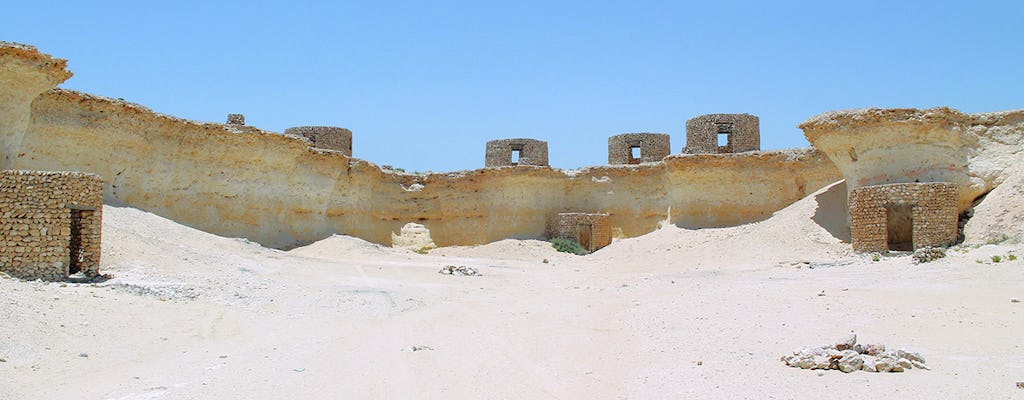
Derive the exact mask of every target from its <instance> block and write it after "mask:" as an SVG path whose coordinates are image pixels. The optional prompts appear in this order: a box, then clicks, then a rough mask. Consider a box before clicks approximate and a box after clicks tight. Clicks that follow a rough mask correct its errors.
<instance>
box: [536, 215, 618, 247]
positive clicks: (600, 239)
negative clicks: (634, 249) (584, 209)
mask: <svg viewBox="0 0 1024 400" xmlns="http://www.w3.org/2000/svg"><path fill="white" fill-rule="evenodd" d="M547 237H548V238H550V239H553V238H565V239H573V240H575V241H576V242H577V243H579V244H580V245H581V246H583V248H584V249H586V250H587V251H597V250H599V249H601V248H603V247H605V246H607V245H609V244H611V243H612V226H611V223H609V221H608V214H588V213H558V214H556V215H554V216H553V217H552V218H551V219H550V220H549V221H548V227H547Z"/></svg>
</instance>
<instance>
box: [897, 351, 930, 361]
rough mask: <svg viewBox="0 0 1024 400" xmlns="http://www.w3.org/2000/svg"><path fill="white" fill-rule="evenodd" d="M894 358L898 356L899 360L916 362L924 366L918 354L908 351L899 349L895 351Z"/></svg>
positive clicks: (922, 358)
mask: <svg viewBox="0 0 1024 400" xmlns="http://www.w3.org/2000/svg"><path fill="white" fill-rule="evenodd" d="M896 356H898V357H900V358H906V359H907V360H910V361H917V362H920V363H922V364H924V357H921V355H920V354H918V353H911V352H909V351H904V350H903V349H900V350H896Z"/></svg>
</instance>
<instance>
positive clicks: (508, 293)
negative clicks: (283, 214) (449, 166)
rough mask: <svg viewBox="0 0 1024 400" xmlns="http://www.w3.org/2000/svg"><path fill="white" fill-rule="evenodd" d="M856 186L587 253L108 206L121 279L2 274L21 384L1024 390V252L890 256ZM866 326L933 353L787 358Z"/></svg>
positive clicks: (49, 388)
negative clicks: (290, 237) (274, 230)
mask: <svg viewBox="0 0 1024 400" xmlns="http://www.w3.org/2000/svg"><path fill="white" fill-rule="evenodd" d="M843 190H845V189H844V188H843V187H842V186H836V187H832V188H830V189H827V190H823V191H822V192H819V193H816V194H814V195H811V196H809V197H808V198H807V199H804V200H802V201H800V202H798V203H796V204H794V205H793V206H791V207H789V208H787V209H785V210H782V211H780V212H778V213H776V215H775V216H774V217H772V218H771V219H768V220H766V221H763V222H761V223H757V224H750V225H744V226H739V227H734V228H726V229H703V230H685V229H680V228H677V227H674V226H668V227H666V228H664V229H661V230H659V231H656V232H654V233H652V234H649V235H646V236H643V237H639V238H633V239H624V240H617V241H616V242H615V243H613V244H612V245H611V246H609V247H607V248H605V249H603V250H601V251H598V252H596V253H595V254H592V255H588V256H583V257H580V256H572V255H567V254H564V253H557V252H555V251H554V250H553V249H551V248H550V245H549V244H547V243H545V242H540V241H517V240H507V241H501V242H497V243H492V244H488V245H484V246H476V247H452V248H443V249H437V250H434V251H431V252H430V254H427V255H421V254H416V253H413V252H410V251H405V250H400V249H391V248H386V247H380V246H377V245H373V244H370V243H367V242H364V241H361V240H358V239H354V238H349V237H343V236H335V237H331V238H328V239H325V240H323V241H321V242H318V243H315V244H313V245H310V246H307V247H303V248H299V249H295V250H292V251H288V252H284V251H277V250H272V249H266V248H262V247H260V246H258V245H256V244H253V243H250V242H247V241H244V240H239V239H228V238H221V237H216V236H213V235H209V234H206V233H203V232H200V231H196V230H193V229H190V228H187V227H184V226H181V225H178V224H175V223H173V222H171V221H168V220H165V219H162V218H160V217H157V216H155V215H152V214H148V213H145V212H142V211H138V210H134V209H129V208H113V207H106V208H104V217H105V219H104V227H103V235H104V243H103V245H104V249H103V251H104V252H103V272H105V273H108V274H111V275H112V276H113V279H110V280H108V281H106V282H102V283H97V284H75V283H66V284H62V283H42V282H23V281H18V280H13V279H7V278H2V279H0V358H2V359H3V362H0V398H4V399H71V398H74V399H157V398H166V399H191V398H197V399H198V398H232V399H233V398H238V399H280V398H358V399H363V398H395V399H412V398H445V399H459V398H467V399H469V398H472V399H477V398H521V399H547V398H551V399H576V398H586V399H620V398H622V399H626V398H629V399H660V398H710V399H715V398H722V399H737V398H748V399H773V398H774V399H797V398H799V399H804V398H828V397H842V398H901V399H917V398H920V399H925V398H928V399H931V398H985V399H1004V398H1005V399H1020V398H1024V390H1021V389H1018V388H1017V387H1016V386H1015V383H1016V382H1018V381H1024V347H1022V346H1024V303H1013V302H1011V298H1018V299H1022V300H1024V261H1021V259H1017V260H1013V261H1009V260H1007V258H1008V257H1007V255H1009V254H1020V255H1024V251H1022V249H1021V247H1022V246H1021V245H1019V244H1006V243H1004V244H997V245H991V244H990V245H980V246H961V247H957V248H954V249H952V250H950V252H949V253H950V255H949V257H947V258H944V259H941V260H939V261H936V262H932V263H927V264H920V265H915V264H913V263H912V262H911V259H910V256H909V255H899V256H886V257H882V258H881V259H880V260H879V261H874V260H872V257H871V256H869V255H859V254H855V253H852V252H851V251H850V250H849V247H850V246H849V244H848V243H844V242H843V240H844V239H848V238H844V237H843V232H842V230H841V229H839V228H838V226H840V225H842V221H843V213H844V211H843V210H842V193H843ZM837 200H838V201H837ZM993 255H1000V256H1002V258H1003V259H1002V261H1001V262H999V263H994V262H992V261H991V256H993ZM545 259H546V260H547V261H548V262H547V263H545V262H544V260H545ZM979 261H980V262H979ZM444 265H465V266H470V267H474V268H477V269H479V270H480V272H481V273H482V276H478V277H467V276H449V275H441V274H438V273H437V271H438V270H439V269H440V268H441V267H442V266H444ZM849 332H856V333H857V334H858V335H859V337H860V339H861V342H870V343H884V344H886V345H888V346H890V347H906V348H908V349H912V350H915V351H918V352H920V353H921V354H922V355H923V356H924V357H925V358H926V359H927V364H928V366H930V367H931V370H930V371H925V370H911V371H908V372H903V373H889V374H871V373H866V372H855V373H851V374H844V373H842V372H838V371H809V370H800V369H796V368H790V367H787V366H785V365H784V364H783V363H782V362H781V361H779V357H780V356H782V355H783V354H786V353H787V352H790V351H792V350H795V349H798V348H800V347H804V346H819V345H825V344H829V343H832V342H833V341H834V340H836V339H838V338H840V337H842V336H843V335H844V334H847V333H849ZM414 349H416V350H415V351H414Z"/></svg>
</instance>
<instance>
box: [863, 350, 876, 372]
mask: <svg viewBox="0 0 1024 400" xmlns="http://www.w3.org/2000/svg"><path fill="white" fill-rule="evenodd" d="M860 359H861V360H863V361H864V362H863V363H861V366H860V369H861V371H865V372H878V370H877V369H875V357H874V356H869V355H867V354H862V355H861V356H860Z"/></svg>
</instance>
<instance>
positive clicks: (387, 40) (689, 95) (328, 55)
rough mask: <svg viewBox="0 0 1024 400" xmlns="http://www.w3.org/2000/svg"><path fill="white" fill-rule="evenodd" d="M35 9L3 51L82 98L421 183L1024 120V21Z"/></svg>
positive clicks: (598, 10) (3, 29)
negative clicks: (497, 164)
mask: <svg viewBox="0 0 1024 400" xmlns="http://www.w3.org/2000/svg"><path fill="white" fill-rule="evenodd" d="M31 3H33V2H27V1H22V2H14V3H13V4H8V5H5V10H6V11H5V14H6V17H5V18H4V23H3V24H2V25H0V40H7V41H15V42H21V43H27V44H31V45H35V46H37V47H38V48H39V49H40V50H41V51H43V52H45V53H49V54H52V55H54V56H56V57H60V58H66V59H68V60H69V69H71V70H72V71H73V72H74V73H75V76H74V77H73V78H71V80H69V81H68V82H66V83H65V84H63V85H62V87H65V88H69V89H75V90H81V91H85V92H89V93H94V94H99V95H104V96H109V97H120V98H124V99H125V100H128V101H132V102H136V103H140V104H142V105H144V106H146V107H149V108H151V109H153V110H154V111H157V112H161V113H166V114H171V115H175V116H179V117H183V118H189V119H195V120H200V121H215V122H223V121H224V120H225V117H226V115H227V114H228V113H243V114H245V115H246V119H247V123H248V124H249V125H254V126H257V127H260V128H263V129H268V130H272V131H276V132H281V131H283V130H284V129H285V128H287V127H291V126H298V125H334V126H342V127H346V128H349V129H351V130H352V131H353V132H354V140H353V142H354V153H355V156H356V157H358V158H362V159H365V160H368V161H371V162H374V163H377V164H390V165H394V166H395V167H402V168H405V169H407V170H410V171H427V170H431V171H454V170H462V169H474V168H480V167H482V166H483V162H484V160H483V157H484V144H485V142H486V141H487V140H490V139H501V138H510V137H530V138H537V139H541V140H546V141H548V145H549V152H550V161H551V165H552V166H554V167H559V168H576V167H580V166H587V165H601V164H605V163H606V162H607V138H608V137H609V136H613V135H616V134H620V133H625V132H660V133H668V134H671V135H672V150H673V152H674V153H678V152H679V151H680V150H681V149H682V147H683V146H684V145H685V141H686V135H685V123H686V120H687V119H689V118H692V117H695V116H698V115H701V114H709V113H750V114H755V115H757V116H759V117H760V119H761V145H762V148H763V149H766V150H767V149H779V148H787V147H804V146H806V145H807V142H806V140H805V139H804V137H803V133H802V132H801V131H800V130H799V129H797V128H796V125H797V124H799V123H801V122H803V121H804V120H806V119H807V118H809V117H811V116H813V115H816V114H819V113H821V112H825V111H829V110H836V109H845V108H859V107H915V108H926V107H934V106H950V107H953V108H957V109H959V110H961V111H964V112H983V111H997V110H1007V109H1016V108H1024V79H1022V76H1024V75H1022V70H1024V62H1022V61H1024V55H1022V54H1024V40H1022V39H1024V28H1022V27H1021V26H1022V24H1024V2H1020V1H989V2H985V1H979V2H943V1H928V2H923V1H921V2H918V1H905V2H897V1H877V2H876V1H858V2H827V1H814V2H811V1H790V2H776V3H772V2H738V1H737V2H729V1H725V2H722V1H706V2H692V3H691V2H681V1H680V2H670V1H628V2H627V1H622V2H603V1H578V2H577V1H572V2H554V1H523V0H520V1H502V2H482V1H443V0H442V1H432V2H425V1H409V2H388V1H375V2H365V3H354V2H344V1H342V2H324V3H319V2H292V3H289V4H262V3H258V2H239V3H233V2H216V3H215V2H186V1H181V2H160V3H158V2H141V1H134V2H103V1H94V2H75V3H72V4H63V5H59V4H55V3H51V2H45V3H39V4H45V5H32V4H31Z"/></svg>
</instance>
